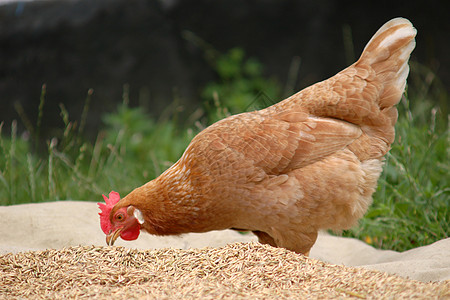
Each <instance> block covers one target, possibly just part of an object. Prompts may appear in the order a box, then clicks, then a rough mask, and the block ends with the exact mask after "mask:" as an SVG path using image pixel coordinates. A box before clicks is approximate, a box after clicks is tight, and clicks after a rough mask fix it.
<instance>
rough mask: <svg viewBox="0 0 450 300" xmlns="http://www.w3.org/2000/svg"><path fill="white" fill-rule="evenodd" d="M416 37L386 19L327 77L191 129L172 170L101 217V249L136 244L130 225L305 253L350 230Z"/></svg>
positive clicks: (367, 195)
mask: <svg viewBox="0 0 450 300" xmlns="http://www.w3.org/2000/svg"><path fill="white" fill-rule="evenodd" d="M415 35H416V30H415V29H414V27H413V26H412V24H411V23H410V22H409V21H408V20H406V19H403V18H396V19H393V20H391V21H389V22H387V23H386V24H385V25H384V26H383V27H381V28H380V29H379V30H378V32H377V33H376V34H375V35H374V36H373V38H372V39H371V40H370V41H369V43H368V45H367V46H366V47H365V49H364V51H363V53H362V55H361V58H360V59H359V60H358V61H357V62H356V63H354V64H353V65H351V66H350V67H348V68H346V69H345V70H343V71H341V72H339V73H338V74H336V75H335V76H333V77H331V78H330V79H328V80H325V81H322V82H319V83H317V84H315V85H312V86H310V87H308V88H306V89H304V90H302V91H301V92H298V93H297V94H295V95H293V96H291V97H289V98H287V99H285V100H284V101H281V102H279V103H277V104H275V105H273V106H270V107H268V108H266V109H263V110H260V111H254V112H247V113H242V114H238V115H234V116H231V117H228V118H226V119H224V120H221V121H219V122H217V123H215V124H213V125H211V126H210V127H208V128H206V129H205V130H203V131H202V132H200V133H199V134H198V135H197V136H196V137H195V138H194V139H193V140H192V142H191V143H190V144H189V146H188V147H187V149H186V151H185V152H184V154H183V155H182V157H181V158H180V160H179V161H178V162H176V163H175V164H174V165H173V166H172V167H170V168H169V169H168V170H166V171H165V172H164V173H163V174H161V175H160V176H159V177H158V178H156V179H155V180H152V181H150V182H148V183H147V184H145V185H143V186H141V187H139V188H136V189H135V190H134V191H132V192H131V193H130V194H129V195H127V196H126V197H125V198H123V199H121V200H120V201H119V202H118V203H117V204H115V205H114V207H113V206H112V205H113V204H111V207H110V210H108V211H107V213H106V212H105V211H104V214H105V217H106V219H107V221H106V222H110V223H109V224H108V226H107V227H105V228H104V231H105V233H107V234H108V237H107V241H108V243H109V244H112V243H114V241H115V240H116V239H117V238H118V236H122V237H123V238H125V239H134V238H137V235H138V234H139V232H137V234H135V232H134V233H133V232H131V231H132V230H134V231H136V230H137V231H139V230H144V231H147V232H149V233H151V234H156V235H177V234H183V233H188V232H205V231H210V230H220V229H227V228H235V229H240V230H249V231H253V232H254V233H255V234H256V235H257V236H258V238H259V241H260V242H262V243H268V244H270V245H273V246H277V247H284V248H287V249H290V250H293V251H296V252H299V253H303V254H307V253H308V252H309V250H310V249H311V247H312V246H313V244H314V242H315V241H316V238H317V233H318V231H319V230H321V229H334V230H340V229H346V228H349V227H351V226H353V225H355V223H356V222H357V220H358V219H359V218H361V217H362V216H363V215H364V213H365V212H366V210H367V208H368V207H369V205H370V204H371V202H372V194H373V192H374V191H375V188H376V186H377V180H378V178H379V176H380V173H381V171H382V165H383V156H384V155H385V154H386V153H387V152H388V151H389V149H390V145H391V144H392V142H393V141H394V125H395V123H396V120H397V109H396V108H395V105H396V104H397V103H398V102H399V100H400V98H401V96H402V94H403V91H404V89H405V85H406V78H407V76H408V72H409V67H408V59H409V56H410V54H411V52H412V50H413V49H414V46H415V40H414V37H415ZM117 199H119V197H118V195H117ZM102 210H103V208H102ZM108 216H109V220H108ZM102 228H103V227H102ZM127 231H129V232H127Z"/></svg>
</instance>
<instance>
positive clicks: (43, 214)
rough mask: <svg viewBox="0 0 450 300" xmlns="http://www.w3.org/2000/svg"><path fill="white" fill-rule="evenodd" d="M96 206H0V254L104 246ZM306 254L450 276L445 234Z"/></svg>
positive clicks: (229, 235)
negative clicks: (409, 245) (400, 246)
mask: <svg viewBox="0 0 450 300" xmlns="http://www.w3.org/2000/svg"><path fill="white" fill-rule="evenodd" d="M98 212H99V210H98V208H97V205H96V204H95V203H93V202H82V201H59V202H49V203H40V204H23V205H15V206H0V219H1V220H2V225H3V226H0V254H6V253H11V252H12V253H17V252H23V251H29V250H43V249H62V248H64V247H70V246H90V245H94V246H104V245H105V235H104V234H103V232H102V231H101V229H100V226H99V218H98ZM255 240H256V238H255V237H254V236H253V235H252V234H246V235H242V234H239V233H237V232H234V231H231V230H225V231H213V232H208V233H202V234H186V235H183V236H180V237H156V236H151V235H149V234H145V233H142V234H141V236H140V237H139V239H138V240H136V241H132V242H127V241H123V240H120V239H119V240H118V241H117V242H116V245H117V246H124V247H127V248H133V249H161V248H178V249H189V248H203V247H221V246H224V245H226V244H230V243H234V242H249V241H255ZM311 257H312V258H316V259H319V260H322V261H324V262H328V263H332V264H338V265H346V266H360V267H363V268H366V269H371V270H378V271H382V272H387V273H390V274H396V275H399V276H402V277H404V278H409V279H415V280H419V281H423V282H429V281H443V280H450V238H448V239H445V240H441V241H438V242H435V243H433V244H431V245H428V246H424V247H419V248H416V249H412V250H409V251H406V252H402V253H399V252H395V251H384V250H377V249H374V248H373V247H371V246H369V245H367V244H365V243H363V242H361V241H359V240H355V239H351V238H342V237H335V236H330V235H327V234H321V235H319V238H318V241H317V243H316V244H315V245H314V247H313V248H312V250H311Z"/></svg>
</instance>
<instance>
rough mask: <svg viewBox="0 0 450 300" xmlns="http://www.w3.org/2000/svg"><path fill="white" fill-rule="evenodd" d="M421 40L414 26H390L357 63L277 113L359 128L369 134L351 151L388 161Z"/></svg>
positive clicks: (286, 103)
mask: <svg viewBox="0 0 450 300" xmlns="http://www.w3.org/2000/svg"><path fill="white" fill-rule="evenodd" d="M415 36H416V29H415V28H414V27H413V26H412V24H411V22H409V21H408V20H406V19H404V18H396V19H393V20H391V21H389V22H387V23H386V24H384V25H383V26H382V27H381V28H380V29H379V30H378V31H377V32H376V33H375V35H374V36H373V37H372V39H370V41H369V43H368V44H367V46H366V47H365V48H364V51H363V53H362V54H361V57H360V58H359V60H358V61H357V62H355V63H354V64H353V65H351V66H349V67H348V68H346V69H344V70H342V71H341V72H339V73H338V74H336V75H335V76H333V77H331V78H329V79H327V80H325V81H322V82H319V83H316V84H314V85H312V86H310V87H308V88H306V89H304V90H302V91H300V92H298V93H297V94H295V95H292V96H291V97H289V98H288V99H286V100H284V101H282V102H280V103H278V104H276V105H275V107H274V109H280V110H282V111H288V110H299V109H300V110H303V111H307V112H308V113H309V114H311V115H314V116H317V117H324V118H335V119H339V120H344V121H347V122H350V123H353V124H355V125H358V126H360V128H361V129H362V131H363V134H362V135H361V137H360V138H359V139H358V140H356V141H355V142H354V143H353V144H352V145H350V146H349V148H350V149H351V150H352V151H353V152H354V153H355V154H357V155H358V157H359V158H360V159H362V160H363V159H372V158H380V157H382V156H384V155H385V154H386V153H387V151H389V149H390V145H391V144H392V143H393V141H394V138H395V130H394V125H395V123H396V121H397V109H396V107H395V105H396V104H397V103H398V102H399V101H400V99H401V96H402V94H403V92H404V90H405V86H406V78H407V77H408V73H409V66H408V60H409V56H410V54H411V52H412V51H413V49H414V47H415V40H414V38H415ZM270 109H271V108H269V110H270Z"/></svg>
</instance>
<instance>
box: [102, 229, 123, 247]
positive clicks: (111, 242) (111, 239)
mask: <svg viewBox="0 0 450 300" xmlns="http://www.w3.org/2000/svg"><path fill="white" fill-rule="evenodd" d="M121 232H122V228H117V229H116V230H115V231H113V232H111V233H110V234H108V235H107V236H106V244H107V245H108V246H113V245H114V242H115V241H116V240H117V238H118V237H119V236H120V233H121Z"/></svg>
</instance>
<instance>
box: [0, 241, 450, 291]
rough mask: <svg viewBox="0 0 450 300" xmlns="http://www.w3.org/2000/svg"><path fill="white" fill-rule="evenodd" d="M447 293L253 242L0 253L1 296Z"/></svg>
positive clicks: (437, 286)
mask: <svg viewBox="0 0 450 300" xmlns="http://www.w3.org/2000/svg"><path fill="white" fill-rule="evenodd" d="M93 297H95V298H97V299H106V298H108V299H111V298H112V297H114V299H115V298H118V299H125V298H130V297H131V298H137V299H180V298H183V299H200V298H201V299H219V298H220V299H245V298H284V299H287V298H293V297H296V298H299V297H300V298H309V299H329V298H343V299H347V298H354V299H373V298H396V299H397V298H398V299H400V298H401V299H404V298H415V299H445V298H450V281H444V282H436V283H423V282H419V281H414V280H408V279H404V278H401V277H398V276H392V275H388V274H385V273H381V272H377V271H371V270H366V269H362V268H351V267H344V266H338V265H331V264H327V263H324V262H321V261H318V260H314V259H311V258H307V257H304V256H302V255H299V254H295V253H293V252H290V251H287V250H285V249H280V248H273V247H270V246H265V245H261V244H258V243H236V244H230V245H227V246H225V247H221V248H203V249H189V250H178V249H160V250H147V251H143V250H131V249H126V248H122V247H94V246H90V247H86V246H85V247H81V246H80V247H70V248H65V249H61V250H54V249H48V250H45V251H32V252H24V253H18V254H11V253H10V254H6V255H2V256H0V299H23V298H27V299H69V298H78V299H85V298H93Z"/></svg>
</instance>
